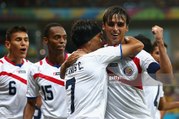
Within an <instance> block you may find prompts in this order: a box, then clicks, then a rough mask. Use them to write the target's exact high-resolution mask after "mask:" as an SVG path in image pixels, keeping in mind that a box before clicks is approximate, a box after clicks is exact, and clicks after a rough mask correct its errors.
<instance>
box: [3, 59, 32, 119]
mask: <svg viewBox="0 0 179 119" xmlns="http://www.w3.org/2000/svg"><path fill="white" fill-rule="evenodd" d="M31 64H32V63H31V62H30V61H28V60H26V59H24V60H23V64H22V65H19V66H17V65H15V64H14V63H12V62H11V61H10V60H9V59H7V57H6V56H5V57H3V58H1V59H0V119H22V117H23V110H24V107H25V105H26V102H27V98H26V91H27V75H28V73H29V69H30V65H31Z"/></svg>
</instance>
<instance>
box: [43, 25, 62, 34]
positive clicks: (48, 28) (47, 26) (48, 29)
mask: <svg viewBox="0 0 179 119" xmlns="http://www.w3.org/2000/svg"><path fill="white" fill-rule="evenodd" d="M55 26H59V27H63V26H62V25H61V24H59V23H49V24H47V25H46V26H45V28H44V31H43V36H44V37H48V36H49V31H50V28H52V27H55Z"/></svg>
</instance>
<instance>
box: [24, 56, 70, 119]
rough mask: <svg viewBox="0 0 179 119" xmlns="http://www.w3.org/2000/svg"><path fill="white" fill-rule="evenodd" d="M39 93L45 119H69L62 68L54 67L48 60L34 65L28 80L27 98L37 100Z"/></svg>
mask: <svg viewBox="0 0 179 119" xmlns="http://www.w3.org/2000/svg"><path fill="white" fill-rule="evenodd" d="M67 57H68V55H66V58H67ZM39 93H40V95H41V97H42V106H41V111H42V114H43V117H44V119H46V118H48V119H52V118H53V119H59V118H67V103H66V100H65V97H66V93H65V87H64V79H61V78H60V66H53V65H52V64H50V63H49V62H48V60H47V58H44V59H43V60H41V61H39V62H37V63H35V64H34V66H33V67H32V69H31V71H30V75H29V78H28V83H27V95H26V96H27V97H28V98H35V97H37V96H38V95H39Z"/></svg>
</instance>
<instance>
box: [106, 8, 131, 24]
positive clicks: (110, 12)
mask: <svg viewBox="0 0 179 119" xmlns="http://www.w3.org/2000/svg"><path fill="white" fill-rule="evenodd" d="M114 14H118V15H119V16H120V17H121V18H123V19H124V20H126V25H127V26H128V25H129V23H130V16H129V15H128V13H127V12H126V10H125V9H123V8H121V7H120V6H111V7H109V8H107V9H106V10H105V11H104V15H103V23H106V22H108V21H110V20H112V16H113V15H114Z"/></svg>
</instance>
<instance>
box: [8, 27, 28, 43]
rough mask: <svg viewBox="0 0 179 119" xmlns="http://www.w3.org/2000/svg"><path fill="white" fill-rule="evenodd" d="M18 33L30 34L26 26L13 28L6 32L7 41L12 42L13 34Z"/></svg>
mask: <svg viewBox="0 0 179 119" xmlns="http://www.w3.org/2000/svg"><path fill="white" fill-rule="evenodd" d="M16 32H25V33H28V31H27V29H26V27H24V26H13V27H11V28H9V29H8V30H7V31H6V40H8V41H10V40H11V36H12V34H13V33H16Z"/></svg>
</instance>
